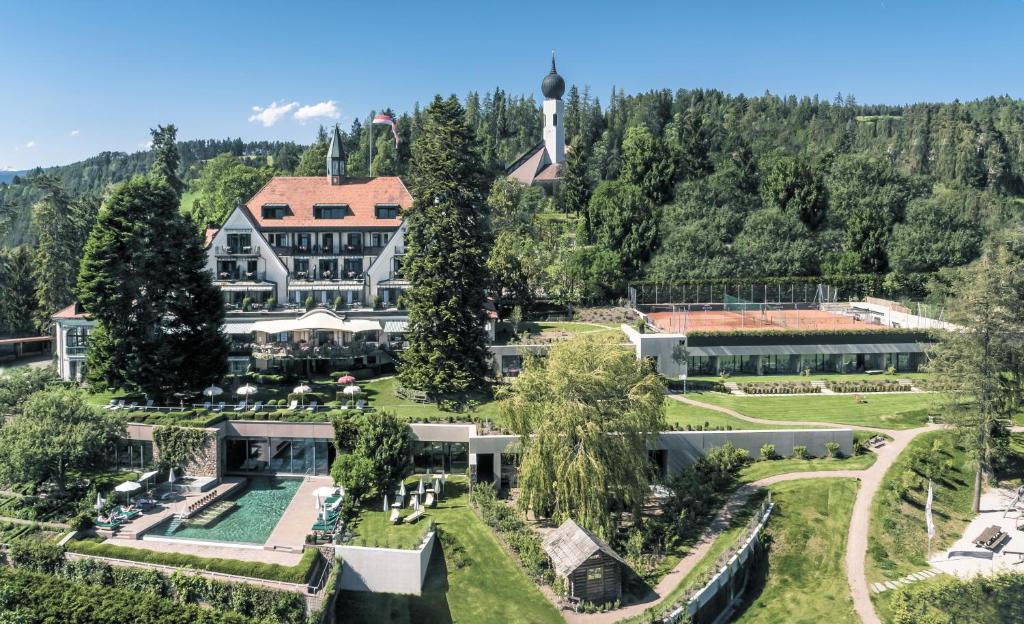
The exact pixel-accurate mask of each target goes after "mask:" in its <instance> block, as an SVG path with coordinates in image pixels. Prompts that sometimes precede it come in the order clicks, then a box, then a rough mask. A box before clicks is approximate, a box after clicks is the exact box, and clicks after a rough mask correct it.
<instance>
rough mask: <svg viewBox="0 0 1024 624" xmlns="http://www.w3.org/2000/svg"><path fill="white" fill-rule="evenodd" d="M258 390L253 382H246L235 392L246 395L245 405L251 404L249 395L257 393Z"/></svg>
mask: <svg viewBox="0 0 1024 624" xmlns="http://www.w3.org/2000/svg"><path fill="white" fill-rule="evenodd" d="M257 392H259V391H258V390H257V389H256V386H254V385H252V384H245V385H244V386H242V387H241V388H239V389H238V390H235V394H237V395H238V396H242V397H245V401H244V403H245V405H249V395H252V394H256V393H257Z"/></svg>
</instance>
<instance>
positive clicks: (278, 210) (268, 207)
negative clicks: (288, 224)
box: [263, 204, 288, 219]
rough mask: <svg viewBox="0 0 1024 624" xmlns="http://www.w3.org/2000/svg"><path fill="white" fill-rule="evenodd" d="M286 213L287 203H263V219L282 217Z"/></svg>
mask: <svg viewBox="0 0 1024 624" xmlns="http://www.w3.org/2000/svg"><path fill="white" fill-rule="evenodd" d="M287 215H288V204H263V218H264V219H284V218H285V217H286V216H287Z"/></svg>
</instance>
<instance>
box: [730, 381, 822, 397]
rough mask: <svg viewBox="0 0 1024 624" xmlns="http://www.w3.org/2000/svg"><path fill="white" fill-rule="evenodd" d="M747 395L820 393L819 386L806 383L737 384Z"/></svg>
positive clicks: (760, 382) (761, 382)
mask: <svg viewBox="0 0 1024 624" xmlns="http://www.w3.org/2000/svg"><path fill="white" fill-rule="evenodd" d="M738 385H739V387H740V390H742V391H743V392H746V393H747V394H814V393H815V392H821V387H820V386H815V385H813V384H811V383H810V382H808V381H778V382H771V381H769V382H764V381H759V382H751V383H741V384H738Z"/></svg>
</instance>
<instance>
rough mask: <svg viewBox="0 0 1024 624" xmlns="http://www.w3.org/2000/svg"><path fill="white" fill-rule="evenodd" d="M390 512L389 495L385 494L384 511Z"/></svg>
mask: <svg viewBox="0 0 1024 624" xmlns="http://www.w3.org/2000/svg"><path fill="white" fill-rule="evenodd" d="M387 512H388V495H387V494H385V495H384V513H387Z"/></svg>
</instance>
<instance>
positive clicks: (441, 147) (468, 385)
mask: <svg viewBox="0 0 1024 624" xmlns="http://www.w3.org/2000/svg"><path fill="white" fill-rule="evenodd" d="M412 154H413V163H412V164H413V167H412V175H413V180H412V182H413V184H412V188H413V206H412V208H411V209H410V210H409V211H408V212H407V213H406V214H405V215H404V218H405V222H406V223H407V224H408V232H407V233H406V237H405V242H406V255H405V258H406V262H405V264H404V265H403V272H404V273H405V274H406V275H407V277H408V278H409V280H410V281H411V282H412V287H411V288H410V289H409V292H408V293H407V295H406V300H407V301H408V305H409V333H408V336H409V348H408V349H407V350H406V352H405V353H404V354H403V356H402V362H401V366H400V368H399V377H400V379H401V381H402V383H403V384H404V385H406V386H409V387H411V388H416V389H418V390H425V391H427V392H428V393H429V394H430V395H431V396H433V397H435V398H440V397H443V396H445V395H452V394H456V393H461V392H466V391H470V390H473V389H476V388H479V387H480V386H481V385H482V383H483V379H484V375H485V372H486V370H487V366H486V360H487V346H486V334H485V331H484V322H485V321H484V311H483V306H484V287H485V285H486V284H487V277H488V276H487V271H486V260H487V256H488V249H487V240H486V232H485V229H486V227H485V223H486V212H485V208H484V198H483V190H484V176H483V171H482V168H481V166H480V159H479V156H478V151H477V145H476V141H475V139H474V134H473V131H472V130H471V129H470V128H469V127H468V126H467V125H466V123H465V112H464V110H463V109H462V106H460V105H459V102H458V100H457V99H455V98H454V97H450V98H448V99H446V100H445V99H441V97H440V96H438V97H436V98H435V99H434V101H433V102H432V103H431V105H430V106H429V107H428V108H427V110H426V114H425V116H424V118H423V127H422V131H421V132H420V134H419V136H418V137H417V139H416V142H415V144H414V145H413V146H412Z"/></svg>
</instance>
